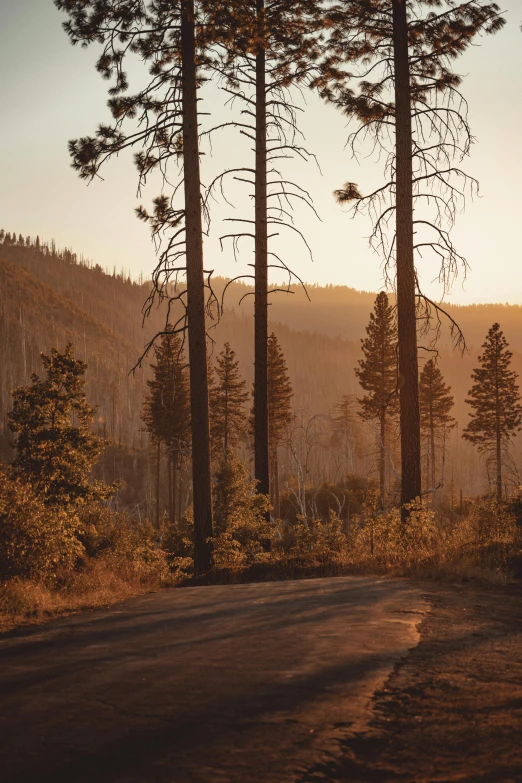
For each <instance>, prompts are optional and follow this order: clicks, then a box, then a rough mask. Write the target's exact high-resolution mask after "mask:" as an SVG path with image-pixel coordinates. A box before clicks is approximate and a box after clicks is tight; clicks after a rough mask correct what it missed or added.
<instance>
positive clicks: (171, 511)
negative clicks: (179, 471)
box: [167, 451, 174, 522]
mask: <svg viewBox="0 0 522 783" xmlns="http://www.w3.org/2000/svg"><path fill="white" fill-rule="evenodd" d="M172 468H173V464H172V456H171V454H169V452H168V451H167V476H168V494H169V520H170V521H171V522H174V505H173V502H172V500H173V497H174V494H173V490H172V473H173V470H172Z"/></svg>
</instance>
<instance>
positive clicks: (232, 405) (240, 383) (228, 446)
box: [210, 343, 248, 462]
mask: <svg viewBox="0 0 522 783" xmlns="http://www.w3.org/2000/svg"><path fill="white" fill-rule="evenodd" d="M216 375H217V383H216V384H213V385H212V388H211V392H210V412H211V420H210V433H211V437H212V446H213V454H212V456H213V458H215V459H216V458H217V459H219V461H220V462H227V460H228V459H229V457H230V456H231V454H232V453H233V451H234V449H235V448H236V446H237V444H238V442H239V438H240V435H241V431H242V430H243V429H244V427H245V410H244V409H245V403H246V401H247V399H248V392H247V391H246V383H245V381H244V380H243V379H242V378H241V376H240V374H239V362H238V361H237V360H236V354H235V352H234V351H233V350H232V348H231V347H230V343H225V346H224V348H223V350H222V351H221V353H220V355H219V356H218V360H217V367H216Z"/></svg>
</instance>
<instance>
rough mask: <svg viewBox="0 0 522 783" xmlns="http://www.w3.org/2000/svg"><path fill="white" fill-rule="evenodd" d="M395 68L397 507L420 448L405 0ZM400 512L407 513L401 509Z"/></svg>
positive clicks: (414, 491) (412, 489)
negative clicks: (399, 467)
mask: <svg viewBox="0 0 522 783" xmlns="http://www.w3.org/2000/svg"><path fill="white" fill-rule="evenodd" d="M392 5H393V49H394V67H395V133H396V226H397V228H396V247H397V321H398V336H399V387H400V422H401V462H402V488H401V505H402V506H404V504H405V503H410V502H411V501H412V500H415V498H416V497H419V496H420V494H421V448H420V416H419V377H418V360H417V320H416V312H415V293H416V292H415V266H414V252H413V183H412V178H413V174H412V125H411V100H410V72H409V62H408V22H407V17H406V0H392ZM402 513H403V516H404V515H405V514H406V512H405V511H404V509H403V512H402Z"/></svg>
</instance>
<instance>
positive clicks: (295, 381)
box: [0, 235, 522, 514]
mask: <svg viewBox="0 0 522 783" xmlns="http://www.w3.org/2000/svg"><path fill="white" fill-rule="evenodd" d="M12 236H13V237H14V236H15V235H12ZM16 236H17V239H16V240H15V241H14V242H13V241H6V240H5V238H4V241H3V243H2V244H1V245H0V278H1V279H0V282H1V285H0V339H1V344H2V355H3V372H2V374H1V378H0V416H1V422H2V430H1V444H2V445H1V448H2V456H3V458H4V459H5V460H7V461H9V460H11V459H12V456H13V451H12V448H11V447H10V445H9V444H10V442H11V440H12V438H11V434H10V433H9V431H8V428H7V415H8V412H9V410H10V408H11V405H12V402H11V398H10V391H11V390H12V389H14V388H16V387H17V386H20V385H22V384H24V383H27V381H28V380H29V376H30V374H31V373H32V372H37V373H38V372H39V370H40V365H41V363H40V353H41V352H44V353H46V352H48V351H49V350H50V349H51V348H52V347H56V348H58V349H60V350H61V349H63V348H64V346H65V344H66V343H67V342H71V343H72V344H73V346H74V350H75V353H76V356H77V357H78V358H80V359H82V360H84V361H85V362H86V363H87V372H86V380H87V393H88V398H89V400H90V402H91V403H93V404H94V405H95V406H96V408H97V413H96V420H95V423H94V427H95V429H96V431H97V432H98V433H99V434H100V435H102V436H104V437H107V438H108V439H109V441H110V444H111V445H110V446H109V447H108V449H107V450H106V452H105V454H104V456H103V457H102V460H101V463H100V465H99V466H98V468H97V470H98V471H101V472H102V473H103V476H104V478H106V479H107V480H111V481H112V480H115V479H118V478H122V479H123V480H124V481H125V483H126V488H125V489H122V490H121V491H120V492H119V495H118V497H119V502H120V503H122V504H123V505H124V506H125V507H126V508H128V509H129V510H134V511H136V510H138V512H139V513H145V514H146V513H149V514H150V504H151V502H152V500H151V497H152V496H151V493H152V489H151V482H152V473H153V471H154V468H153V465H152V463H151V457H150V444H149V438H148V434H147V433H146V432H145V428H144V425H143V421H142V419H141V412H142V405H143V401H144V398H145V396H146V393H147V380H150V377H151V370H150V365H151V363H152V362H153V352H152V351H151V352H150V355H149V356H148V357H145V358H144V359H143V362H142V365H141V366H140V367H137V368H136V370H135V371H134V372H132V369H133V368H134V367H135V365H136V363H137V362H138V360H139V359H140V357H142V355H143V351H144V348H145V346H146V345H147V344H148V342H149V341H150V339H151V338H152V337H153V336H154V335H155V334H156V333H157V332H159V331H161V329H162V328H163V326H164V322H165V312H164V310H163V309H162V308H157V309H153V310H152V311H151V313H150V315H149V316H148V317H147V318H145V319H143V318H142V316H141V313H142V309H143V306H144V303H145V301H146V299H147V296H148V294H149V292H150V286H151V284H150V282H148V281H133V280H131V279H130V277H129V276H128V275H127V274H126V273H125V272H123V271H121V272H117V271H116V270H113V271H112V272H110V271H109V270H103V269H101V268H100V267H99V266H98V265H96V264H93V263H91V262H89V261H86V260H85V259H83V258H82V257H81V256H79V255H77V254H75V253H73V252H72V251H69V250H65V251H62V250H57V248H56V246H55V243H54V242H52V243H50V244H46V243H44V242H41V241H40V239H34V240H30V239H29V238H27V239H25V240H23V244H22V243H21V240H20V239H19V238H18V237H19V235H16ZM9 237H11V235H9ZM226 283H227V281H225V280H223V279H217V280H216V281H214V287H215V291H216V294H217V296H218V298H219V299H220V298H221V295H222V293H223V290H224V288H225V285H226ZM249 290H250V289H249V288H248V286H246V285H244V284H242V283H234V284H232V285H230V286H229V287H228V288H227V291H226V294H225V299H224V310H223V312H222V314H221V315H220V316H219V317H218V313H217V311H216V312H214V320H211V319H209V323H208V326H209V327H210V328H209V335H210V338H211V339H210V340H209V353H210V356H211V359H210V361H211V363H214V364H215V361H216V358H217V356H218V355H219V353H220V351H221V350H222V349H223V346H224V344H225V343H227V342H228V343H230V345H231V346H232V348H233V350H234V352H235V354H236V356H237V359H238V361H239V368H240V374H241V377H242V378H243V379H244V380H245V382H246V387H247V389H248V390H250V389H251V388H252V382H253V363H252V352H251V345H252V340H253V306H252V297H246V298H243V297H244V294H245V293H248V292H249ZM307 291H308V295H309V298H308V297H307V296H306V294H305V291H304V290H303V288H302V287H301V286H295V287H293V288H292V294H291V295H289V294H285V293H280V294H278V295H277V296H276V297H274V298H273V300H272V305H271V307H270V316H271V321H270V330H271V331H272V330H273V331H274V332H275V333H276V334H277V338H278V340H279V343H280V345H281V348H282V351H283V354H284V357H285V360H286V363H287V366H288V374H289V378H290V382H291V386H292V391H293V398H292V408H293V414H294V427H293V432H294V436H293V437H294V441H295V443H294V449H296V448H297V450H298V451H299V452H300V456H298V457H296V456H295V455H294V456H293V455H292V444H290V446H285V445H284V444H283V445H282V448H281V466H280V470H281V486H282V487H283V488H284V487H285V485H286V484H289V485H290V484H291V483H292V481H293V478H292V477H293V476H294V475H295V473H296V469H297V463H296V458H297V459H299V460H300V461H303V460H304V459H305V458H308V467H307V470H308V475H307V476H306V483H307V485H310V486H316V487H317V486H321V485H322V484H324V483H332V484H334V483H336V482H338V481H339V480H340V479H341V478H342V475H343V473H355V474H359V475H361V476H364V477H366V478H370V479H372V478H373V479H376V477H377V475H378V459H377V457H376V451H375V433H374V430H373V429H372V424H371V422H364V421H362V420H361V419H360V417H359V416H358V415H357V404H356V403H355V398H360V397H361V395H362V393H363V392H362V389H361V386H360V384H359V381H358V378H357V376H356V372H355V370H356V367H357V366H358V362H359V361H360V359H361V356H362V353H361V340H362V338H363V337H364V336H365V329H366V327H367V324H368V319H369V316H370V313H371V311H372V307H373V303H374V299H375V295H374V294H373V293H370V292H359V291H355V290H353V289H350V288H345V287H333V286H331V287H330V286H327V287H319V286H310V287H308V289H307ZM240 300H242V301H241V302H240ZM390 302H392V303H393V297H390ZM448 311H449V313H450V314H451V316H452V317H453V318H454V319H455V320H456V321H458V323H459V325H460V327H461V329H462V331H463V333H464V335H465V338H466V341H467V346H468V347H467V350H466V351H465V352H464V353H462V352H461V351H459V350H456V349H454V348H453V347H452V343H451V336H450V334H449V330H445V331H444V330H443V332H442V334H441V337H440V339H439V342H438V344H437V350H438V353H439V360H438V366H439V367H440V369H441V372H442V375H443V376H444V379H445V382H446V383H447V384H448V385H449V387H450V388H451V392H452V394H453V396H454V401H455V405H454V409H453V416H454V418H455V420H456V422H457V424H456V426H455V427H453V428H451V429H448V432H447V433H446V435H445V444H444V452H445V457H444V466H442V465H440V466H439V472H440V475H438V476H437V481H438V482H439V481H440V483H441V485H442V486H441V489H440V491H439V495H440V496H443V495H447V494H448V493H450V492H452V493H453V496H454V498H455V502H457V501H458V499H459V495H460V490H462V492H463V494H464V496H465V497H471V496H475V495H478V494H480V493H482V492H484V491H485V490H486V489H487V486H488V485H487V475H486V470H485V465H484V461H483V460H482V459H481V458H480V456H479V455H478V454H477V452H476V449H474V448H473V446H472V445H471V444H470V443H467V442H466V441H464V440H463V439H462V437H461V435H462V431H463V429H464V428H465V426H466V424H467V422H468V418H469V406H468V405H466V402H465V400H466V397H467V394H468V392H469V390H470V388H471V373H472V370H473V368H474V367H475V366H476V364H477V356H478V354H479V353H480V346H481V344H482V343H483V341H484V339H485V336H486V334H487V332H488V329H489V328H490V326H491V324H492V323H494V322H499V323H500V324H501V326H502V328H503V330H504V332H505V334H506V336H507V339H508V342H509V343H510V346H511V349H512V350H513V353H514V355H513V359H512V364H513V368H514V370H515V371H517V372H518V373H519V374H522V336H521V335H522V330H521V326H522V308H521V307H520V306H512V305H500V304H499V305H482V306H481V305H470V306H468V307H463V306H459V307H457V306H449V307H448ZM420 344H421V346H425V347H426V349H428V350H425V351H423V350H422V349H421V351H420V364H421V367H422V366H423V364H425V363H426V361H428V360H429V359H430V358H431V357H432V356H433V355H434V354H433V353H432V351H431V350H429V349H430V347H431V336H430V335H427V336H425V337H424V338H421V340H420ZM346 395H348V396H349V397H350V398H351V399H352V401H353V406H352V411H351V414H350V424H349V426H350V433H349V441H350V444H349V455H348V456H346V448H347V444H346V443H344V445H343V444H342V443H341V441H342V440H343V437H344V436H343V437H340V436H339V432H337V435H336V434H335V432H336V430H339V426H340V425H339V424H336V423H335V419H336V413H335V411H336V406H338V405H339V404H340V403H341V402H342V399H343V397H345V396H346ZM337 418H338V417H337ZM306 427H307V428H308V430H307V434H306V435H304V431H305V430H304V428H306ZM247 429H248V428H247V427H246V426H245V432H246V430H247ZM291 429H292V428H291ZM393 437H394V439H395V440H396V433H395V435H394V436H393ZM241 449H242V456H244V457H245V458H246V459H247V461H250V460H251V459H252V453H251V448H250V446H249V445H248V438H246V439H245V440H244V442H243V444H242V446H241ZM341 453H342V454H343V455H344V456H342V458H341V456H340V455H341ZM340 465H341V468H340ZM511 465H512V468H511V470H510V471H509V472H508V474H507V476H506V491H507V492H508V493H509V492H511V491H513V487H515V486H516V485H517V483H518V482H519V479H518V474H517V472H516V469H517V467H518V468H519V469H520V466H521V465H522V450H521V444H520V443H519V442H517V440H515V442H514V448H513V451H512V463H511ZM393 479H394V477H393V472H391V474H390V476H389V479H388V481H389V482H390V483H393ZM189 484H190V482H189V481H188V478H187V490H186V499H185V501H184V502H185V503H186V504H188V503H189V502H190V492H189V489H188V486H189ZM510 488H511V489H510ZM162 503H163V504H164V505H165V504H166V503H167V500H166V497H165V498H164V499H163V500H162Z"/></svg>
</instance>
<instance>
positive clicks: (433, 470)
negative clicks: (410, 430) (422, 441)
mask: <svg viewBox="0 0 522 783" xmlns="http://www.w3.org/2000/svg"><path fill="white" fill-rule="evenodd" d="M433 419H434V417H433V404H432V403H431V404H430V450H431V476H430V481H431V489H435V482H436V480H437V479H436V474H437V472H436V468H435V422H434V420H433ZM433 500H435V492H433Z"/></svg>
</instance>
